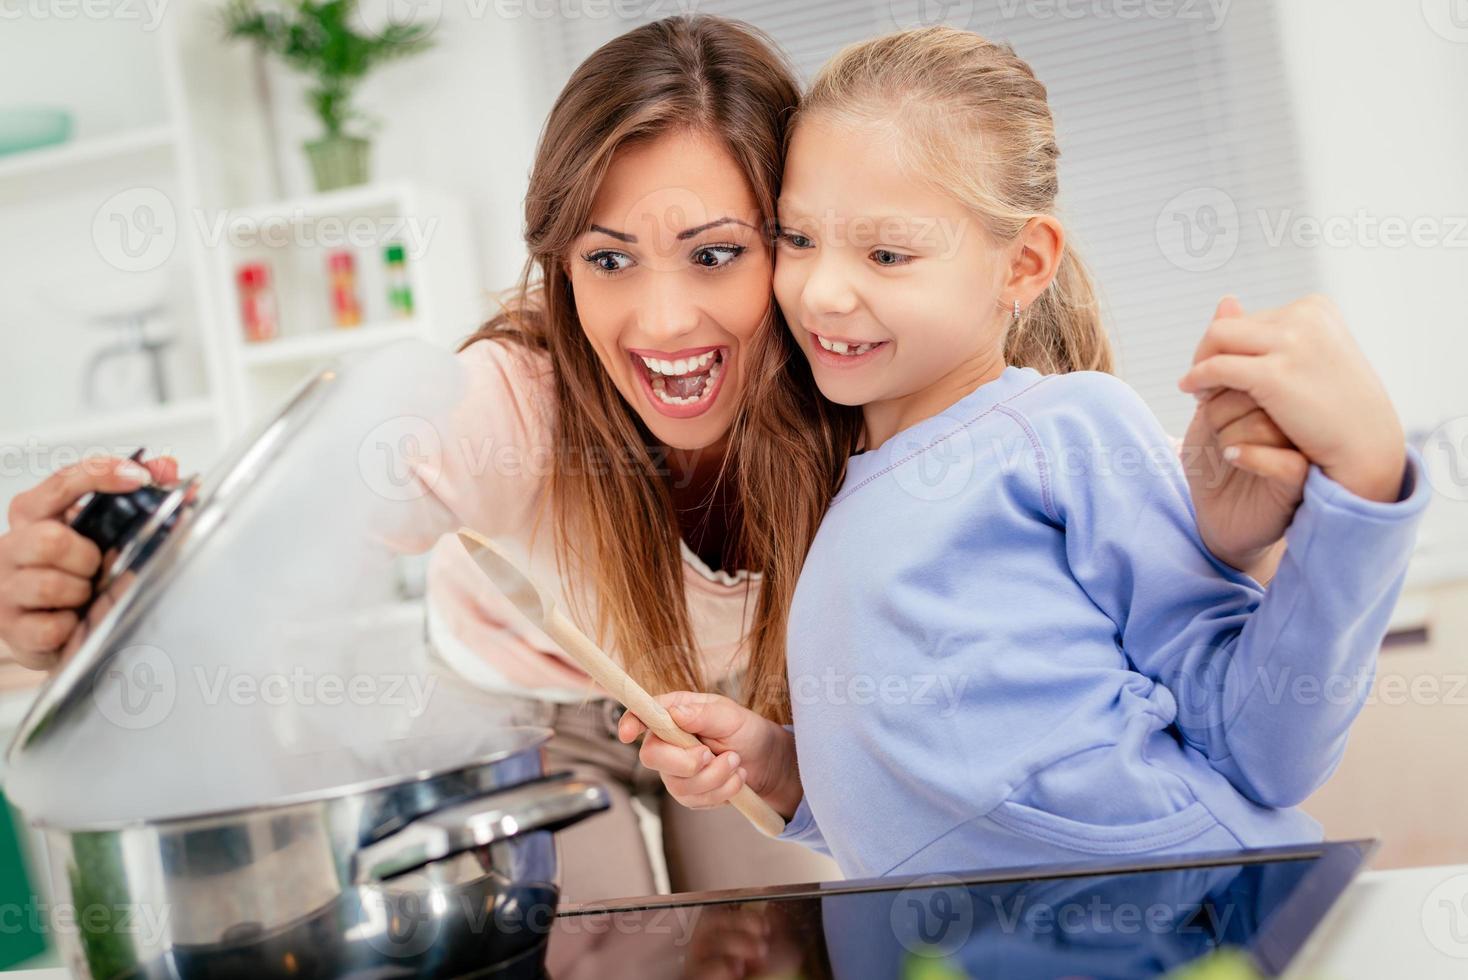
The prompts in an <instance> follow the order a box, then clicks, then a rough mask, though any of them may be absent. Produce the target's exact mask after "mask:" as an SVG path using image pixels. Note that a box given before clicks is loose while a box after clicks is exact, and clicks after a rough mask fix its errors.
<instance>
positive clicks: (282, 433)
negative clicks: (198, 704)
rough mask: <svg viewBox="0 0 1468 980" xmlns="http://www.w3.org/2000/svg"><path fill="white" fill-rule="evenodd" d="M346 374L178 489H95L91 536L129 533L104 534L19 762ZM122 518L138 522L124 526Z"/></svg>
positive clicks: (12, 755)
mask: <svg viewBox="0 0 1468 980" xmlns="http://www.w3.org/2000/svg"><path fill="white" fill-rule="evenodd" d="M338 379H339V370H338V369H337V368H328V369H324V370H321V371H319V372H318V373H317V374H315V375H314V376H312V377H310V378H307V379H306V380H305V381H304V382H302V383H301V385H300V386H299V387H298V388H297V389H296V391H295V393H294V394H293V395H292V396H291V397H290V398H289V399H288V400H287V402H286V404H285V407H284V408H283V409H281V411H280V413H279V414H278V415H276V416H275V417H274V418H273V419H271V420H270V421H269V422H267V423H266V424H265V425H263V426H261V427H260V428H259V429H258V430H256V431H255V432H253V433H251V434H249V435H248V436H246V437H245V438H243V439H241V440H240V441H238V442H237V443H235V444H234V445H233V446H232V447H231V448H230V449H229V450H228V451H227V452H226V453H225V456H224V458H223V459H222V460H221V461H220V463H219V464H218V465H217V466H216V467H215V468H214V469H213V470H212V471H211V472H210V473H209V475H208V476H207V477H206V478H204V479H200V478H199V477H197V476H191V477H188V478H186V479H184V480H181V481H180V483H179V485H178V486H176V487H171V488H159V487H144V488H140V489H139V490H138V491H135V492H134V493H132V494H105V495H94V499H91V500H88V501H87V502H86V504H85V505H84V506H83V509H82V512H81V513H80V514H78V515H77V517H76V518H75V519H74V521H73V526H76V525H77V524H84V525H88V527H87V528H86V529H81V528H79V530H83V533H86V530H93V531H96V530H98V528H99V527H100V528H101V529H102V532H103V533H104V534H107V535H112V534H116V533H117V532H118V531H119V530H122V532H123V533H122V535H121V537H120V539H119V540H110V539H108V540H103V541H99V545H101V546H103V567H102V571H101V573H100V577H99V579H98V585H97V591H96V593H95V595H94V598H93V599H92V601H91V603H90V604H89V605H88V606H87V608H86V610H85V612H84V613H83V615H82V616H81V621H80V623H78V625H77V627H76V629H74V630H73V631H72V633H71V635H70V636H69V637H68V638H67V640H66V642H65V644H63V646H62V651H61V666H60V667H59V669H57V671H56V672H55V673H54V674H52V675H51V677H49V678H48V679H47V681H46V682H45V684H44V685H43V686H42V687H41V689H40V691H39V692H38V693H37V695H36V699H35V700H34V701H33V702H32V703H31V706H30V709H29V710H28V711H27V712H26V714H25V717H24V718H23V719H22V720H21V723H20V727H19V728H18V729H17V730H16V733H15V736H14V738H13V739H12V740H11V743H10V746H9V748H8V749H7V757H8V758H9V759H10V760H11V761H12V762H13V761H14V760H15V759H16V758H17V757H18V756H19V755H20V753H22V752H24V751H25V750H26V749H27V748H29V747H31V746H33V745H34V744H36V743H37V742H38V741H40V740H42V739H44V738H45V737H46V735H47V733H48V732H49V731H50V730H51V729H52V727H53V726H55V725H56V724H58V723H59V722H60V720H61V719H62V718H64V717H65V716H66V715H67V714H68V713H69V712H71V711H73V710H76V709H77V707H78V704H79V702H81V701H83V700H84V699H85V698H86V696H87V694H88V692H89V691H90V690H91V689H92V686H93V684H94V683H95V682H96V680H97V677H98V676H99V674H101V672H102V671H103V670H104V669H105V668H106V666H107V663H108V661H109V660H110V659H111V657H112V655H113V654H114V653H115V652H116V645H115V644H114V642H113V640H114V638H115V637H117V636H120V635H123V634H125V633H126V632H127V631H128V630H129V629H130V628H131V627H132V626H133V625H135V624H136V623H137V622H138V620H139V619H141V618H142V617H143V616H145V615H146V614H147V613H149V612H150V611H151V610H152V609H154V607H155V606H156V605H157V604H158V602H159V600H160V599H161V598H162V597H163V596H164V594H165V593H166V591H167V589H168V586H169V584H170V583H171V582H173V581H174V580H175V579H176V578H177V577H178V576H179V575H180V574H182V573H183V572H184V571H185V570H186V569H187V568H188V566H189V564H190V562H191V561H192V560H193V559H194V558H195V557H196V556H197V555H198V554H199V553H200V551H201V550H202V549H203V548H204V547H206V546H207V544H208V542H209V539H210V536H211V535H212V534H214V532H215V531H216V530H217V529H218V528H219V527H220V526H221V524H222V523H223V522H224V521H225V520H226V517H227V515H228V514H229V512H230V509H231V507H233V506H234V505H235V504H236V503H237V502H238V501H240V500H242V499H244V498H245V497H247V496H248V495H249V493H250V491H251V488H252V487H253V486H254V485H255V483H256V477H258V476H259V475H260V474H261V473H262V472H263V471H264V470H265V469H266V468H268V467H269V466H270V465H271V463H272V462H274V461H275V460H276V459H277V458H278V457H279V456H280V455H281V453H282V452H283V451H284V450H285V448H286V446H288V445H289V444H290V442H291V440H292V438H293V437H294V436H295V435H296V434H297V433H298V432H299V431H300V429H301V428H302V427H303V426H304V425H305V424H306V423H307V421H308V420H309V419H310V418H311V417H312V416H313V415H314V414H315V413H316V412H317V411H318V410H319V409H320V407H321V405H322V404H323V403H325V402H326V401H327V399H328V398H329V396H330V395H331V393H332V391H333V389H334V388H335V387H336V386H337V384H338ZM99 498H100V499H99ZM129 509H131V513H130V512H129ZM119 514H120V516H119ZM110 518H111V519H110ZM122 523H128V524H129V525H130V526H129V527H127V528H126V529H121V528H120V525H121V524H122ZM109 525H111V526H109ZM89 536H91V535H89ZM94 540H96V538H95V537H94Z"/></svg>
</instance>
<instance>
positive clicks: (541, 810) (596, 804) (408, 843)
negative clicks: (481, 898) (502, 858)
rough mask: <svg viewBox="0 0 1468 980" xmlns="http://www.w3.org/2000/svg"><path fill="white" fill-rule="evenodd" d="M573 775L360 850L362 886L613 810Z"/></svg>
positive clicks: (461, 806) (458, 806) (479, 803)
mask: <svg viewBox="0 0 1468 980" xmlns="http://www.w3.org/2000/svg"><path fill="white" fill-rule="evenodd" d="M569 775H570V774H569V773H566V774H563V775H561V776H559V777H556V776H552V777H551V778H550V779H546V780H537V781H536V782H533V783H527V784H525V785H523V786H516V787H512V788H510V789H507V790H502V791H500V792H496V793H491V794H489V795H487V796H478V797H475V798H474V799H472V800H467V801H465V802H463V803H454V804H451V805H449V806H446V807H444V808H442V809H439V810H434V811H433V812H432V813H426V814H424V815H423V816H421V817H419V818H418V819H416V820H414V821H413V822H412V823H410V824H408V825H407V826H406V827H403V828H402V829H401V830H398V831H395V832H394V833H392V834H390V835H389V836H387V837H384V838H383V839H382V840H380V841H375V842H374V843H372V844H368V845H367V846H366V847H364V848H362V849H361V850H359V851H357V854H356V857H355V859H354V866H355V869H356V875H355V877H356V881H357V883H358V884H363V883H366V882H373V881H384V880H386V879H388V878H392V877H394V876H395V875H400V874H403V873H404V872H407V871H412V870H413V869H414V868H418V867H422V866H423V865H425V864H428V863H430V862H433V861H438V860H442V859H443V858H446V857H451V856H453V855H455V854H459V853H461V852H463V851H468V850H472V849H473V848H476V847H483V846H484V845H486V844H492V843H494V842H495V841H499V840H506V839H508V838H510V837H515V836H518V835H520V834H526V833H529V832H531V831H535V830H558V829H559V828H561V827H568V826H570V825H571V824H573V823H576V822H577V821H579V820H581V819H583V818H585V817H588V816H590V815H591V814H593V813H600V812H601V811H602V810H605V809H607V808H608V807H610V806H611V800H610V798H609V797H608V796H607V791H606V789H605V788H604V787H602V786H599V785H597V784H596V783H589V782H586V781H584V780H580V779H570V778H568V777H569Z"/></svg>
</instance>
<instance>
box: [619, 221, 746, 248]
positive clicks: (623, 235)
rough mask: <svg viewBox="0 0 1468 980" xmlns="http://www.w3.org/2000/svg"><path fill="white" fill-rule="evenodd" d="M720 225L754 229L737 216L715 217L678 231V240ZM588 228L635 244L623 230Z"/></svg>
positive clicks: (685, 239) (683, 239)
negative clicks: (696, 225)
mask: <svg viewBox="0 0 1468 980" xmlns="http://www.w3.org/2000/svg"><path fill="white" fill-rule="evenodd" d="M720 225H743V226H744V227H746V228H748V229H750V230H751V231H754V230H755V227H754V225H752V224H750V223H749V222H747V221H740V220H739V219H738V218H715V219H714V220H713V221H710V222H707V223H705V224H701V225H699V226H698V227H696V228H684V229H683V230H682V231H680V232H678V235H677V238H678V241H680V242H682V241H687V240H688V239H690V238H692V237H693V236H694V235H698V234H702V233H703V232H706V231H708V230H709V229H710V228H717V227H719V226H720ZM590 230H591V231H599V232H601V233H602V234H603V235H610V236H611V237H613V238H615V239H617V240H618V241H620V242H627V243H628V244H630V245H636V244H637V236H636V235H629V234H627V233H626V232H625V231H612V229H610V228H604V227H602V226H601V225H592V226H591V229H590Z"/></svg>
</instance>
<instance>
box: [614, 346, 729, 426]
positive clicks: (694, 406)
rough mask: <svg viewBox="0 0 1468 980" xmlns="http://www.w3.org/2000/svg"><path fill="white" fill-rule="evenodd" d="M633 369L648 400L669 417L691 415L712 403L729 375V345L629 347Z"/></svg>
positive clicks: (705, 409) (688, 416)
mask: <svg viewBox="0 0 1468 980" xmlns="http://www.w3.org/2000/svg"><path fill="white" fill-rule="evenodd" d="M627 353H628V355H629V356H630V357H631V359H632V373H633V374H635V375H637V377H638V380H640V381H641V382H642V389H643V394H644V395H645V396H646V397H647V401H648V404H650V405H651V406H652V407H653V408H655V409H656V410H657V411H658V412H660V413H661V414H663V415H666V416H668V417H669V418H675V419H691V418H695V417H697V416H699V415H702V414H703V413H704V412H707V411H708V410H709V409H710V408H712V407H713V405H714V402H715V401H717V400H718V397H719V392H720V390H722V388H723V386H724V378H725V377H726V376H727V375H728V360H729V348H727V347H693V348H688V349H687V350H681V351H678V352H676V353H671V354H670V353H667V352H664V351H655V350H641V349H629V350H628V352H627Z"/></svg>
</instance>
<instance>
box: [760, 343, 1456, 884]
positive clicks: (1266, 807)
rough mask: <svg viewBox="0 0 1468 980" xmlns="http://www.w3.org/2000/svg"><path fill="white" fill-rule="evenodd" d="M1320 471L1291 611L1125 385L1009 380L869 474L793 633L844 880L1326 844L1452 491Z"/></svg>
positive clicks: (803, 584) (903, 440)
mask: <svg viewBox="0 0 1468 980" xmlns="http://www.w3.org/2000/svg"><path fill="white" fill-rule="evenodd" d="M1421 467H1422V461H1421V458H1420V456H1419V455H1418V454H1417V452H1416V450H1415V449H1411V448H1409V449H1408V465H1407V470H1406V473H1405V474H1404V481H1403V486H1402V494H1401V497H1402V499H1401V500H1400V501H1399V502H1396V503H1390V504H1384V503H1378V502H1374V501H1368V500H1365V499H1363V498H1360V497H1357V496H1355V495H1354V494H1352V493H1350V492H1349V491H1347V490H1346V489H1345V488H1343V487H1342V486H1340V485H1339V484H1338V483H1335V482H1334V481H1332V480H1331V479H1329V478H1328V477H1327V476H1325V474H1324V473H1323V472H1322V471H1321V470H1320V469H1319V468H1317V467H1311V469H1310V473H1309V477H1308V479H1307V481H1306V484H1305V495H1304V501H1303V502H1302V504H1301V505H1300V508H1299V509H1298V511H1297V512H1296V514H1295V518H1294V521H1293V523H1292V524H1291V526H1290V528H1289V530H1288V531H1287V532H1286V540H1287V542H1288V548H1287V551H1286V554H1285V557H1284V560H1283V562H1282V563H1281V565H1280V568H1279V571H1278V573H1277V575H1276V577H1275V578H1274V580H1273V582H1272V584H1271V585H1270V587H1269V589H1268V591H1267V592H1266V591H1265V590H1264V589H1262V588H1261V587H1260V585H1259V584H1258V583H1257V582H1255V581H1254V579H1252V578H1250V577H1249V576H1247V575H1245V574H1243V573H1241V572H1238V571H1236V570H1234V569H1232V568H1230V567H1229V566H1227V565H1225V564H1223V563H1222V562H1220V561H1218V560H1217V559H1216V558H1214V557H1213V556H1212V554H1211V553H1210V552H1209V551H1208V550H1207V548H1206V546H1205V545H1204V544H1203V541H1202V539H1201V538H1200V537H1199V534H1198V529H1197V522H1196V516H1195V512H1194V510H1193V507H1192V500H1191V496H1190V494H1189V490H1188V485H1187V480H1186V477H1185V475H1184V473H1183V469H1182V463H1181V462H1180V461H1179V459H1178V456H1177V452H1176V450H1175V449H1174V447H1173V445H1172V443H1171V441H1170V440H1169V439H1168V437H1167V435H1166V433H1164V432H1163V430H1162V428H1161V426H1160V425H1159V423H1158V422H1157V419H1156V417H1155V416H1153V414H1152V413H1151V411H1150V410H1149V409H1148V408H1147V407H1146V405H1145V404H1144V403H1143V402H1142V401H1141V399H1140V398H1139V397H1138V396H1137V394H1136V393H1135V392H1134V391H1133V390H1132V389H1131V388H1130V387H1128V386H1127V385H1126V384H1125V383H1124V382H1122V381H1120V380H1118V379H1117V378H1115V377H1113V376H1111V375H1107V374H1101V373H1098V372H1091V371H1084V372H1078V373H1074V374H1064V375H1041V374H1039V373H1038V372H1036V371H1035V370H1033V369H1030V368H1017V367H1012V366H1011V367H1008V368H1006V369H1005V370H1004V372H1003V374H1002V375H1001V376H999V377H998V378H996V379H995V380H993V381H991V382H989V383H987V384H984V385H981V386H980V387H979V388H978V389H976V390H975V391H973V392H972V393H971V394H969V395H967V396H966V397H964V398H963V399H962V400H960V401H959V402H957V403H956V404H954V405H953V406H951V407H950V408H949V409H947V410H946V411H945V412H943V413H942V414H940V415H938V416H935V417H933V418H930V419H927V420H926V421H923V422H920V423H918V424H917V425H915V426H913V427H911V428H909V429H907V430H905V431H903V432H901V433H899V434H898V435H896V436H894V437H893V438H892V439H890V440H888V441H887V442H886V443H884V444H883V445H881V446H880V447H878V448H877V449H876V450H874V451H872V452H869V453H864V454H861V455H857V456H854V457H852V458H851V460H850V462H849V465H848V468H847V472H846V478H845V480H844V482H843V484H842V487H841V489H840V491H839V492H838V493H837V495H836V497H835V499H834V501H833V502H832V505H831V508H830V511H829V513H828V515H827V517H826V519H825V521H824V522H823V523H822V525H821V528H820V530H819V532H818V533H817V534H816V538H815V541H814V542H813V544H812V547H811V551H810V554H809V556H808V557H807V559H806V563H805V567H804V569H803V571H802V573H801V577H800V582H799V584H798V586H797V588H796V592H795V597H794V601H793V605H792V608H791V613H790V625H789V636H788V648H789V654H788V656H789V674H790V692H791V702H792V708H793V714H794V726H793V730H794V733H795V742H796V753H797V756H798V759H799V765H800V773H801V779H802V781H803V783H804V787H805V798H804V800H803V801H802V803H801V804H800V807H799V809H798V810H797V812H796V813H795V815H794V817H793V818H792V820H791V822H790V825H789V826H788V827H787V828H786V831H785V833H784V834H783V835H782V837H783V838H785V839H789V840H796V841H800V842H802V843H805V844H807V845H809V846H812V847H815V848H816V849H818V850H821V851H824V852H825V853H828V854H830V855H831V856H833V857H834V858H835V859H836V860H837V862H838V863H839V864H840V865H841V869H842V871H843V872H844V873H845V874H847V875H848V876H855V877H870V876H876V875H886V874H900V873H928V872H934V871H953V870H964V869H974V868H982V867H995V866H1013V865H1026V864H1037V863H1047V862H1055V861H1076V860H1084V859H1086V858H1087V857H1108V856H1110V857H1114V856H1122V855H1133V854H1144V853H1145V854H1155V853H1162V852H1169V851H1209V850H1231V849H1236V848H1240V847H1258V846H1265V845H1272V844H1283V843H1296V842H1302V841H1308V840H1318V839H1319V837H1320V825H1319V824H1318V823H1317V822H1316V821H1314V820H1313V819H1312V818H1310V817H1309V816H1307V815H1306V814H1305V813H1303V812H1302V811H1300V810H1297V809H1294V806H1295V805H1296V804H1298V803H1299V802H1300V801H1301V800H1303V799H1305V798H1306V797H1307V796H1308V795H1309V794H1310V793H1311V792H1312V791H1313V790H1314V789H1315V788H1316V787H1318V786H1319V785H1320V784H1321V783H1323V782H1324V781H1325V779H1326V778H1327V777H1328V776H1329V775H1330V774H1331V772H1332V771H1333V770H1334V768H1335V766H1336V764H1337V763H1338V762H1339V761H1340V758H1341V754H1342V752H1343V751H1344V749H1345V744H1346V734H1347V731H1348V729H1349V728H1350V725H1351V722H1352V720H1353V719H1354V718H1355V716H1356V714H1357V712H1358V711H1359V710H1360V708H1361V706H1362V704H1363V703H1364V700H1365V697H1366V695H1367V694H1368V692H1369V690H1370V684H1371V680H1372V677H1373V676H1374V671H1375V664H1376V653H1377V650H1378V648H1379V646H1380V644H1381V640H1382V637H1383V636H1384V634H1385V632H1386V627H1387V623H1388V620H1389V618H1390V616H1391V611H1392V608H1393V606H1394V604H1395V601H1396V597H1397V595H1398V593H1399V592H1400V590H1401V585H1402V581H1403V578H1404V576H1405V573H1406V567H1407V561H1408V558H1409V556H1410V554H1411V551H1412V548H1413V543H1414V539H1415V536H1416V527H1417V524H1418V522H1419V519H1420V516H1421V514H1422V511H1423V509H1424V508H1425V507H1426V505H1427V502H1428V497H1429V493H1430V489H1429V486H1428V484H1427V481H1426V480H1425V479H1423V477H1422V468H1421Z"/></svg>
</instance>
